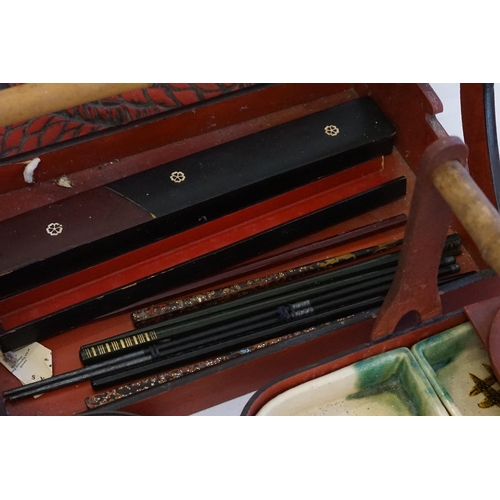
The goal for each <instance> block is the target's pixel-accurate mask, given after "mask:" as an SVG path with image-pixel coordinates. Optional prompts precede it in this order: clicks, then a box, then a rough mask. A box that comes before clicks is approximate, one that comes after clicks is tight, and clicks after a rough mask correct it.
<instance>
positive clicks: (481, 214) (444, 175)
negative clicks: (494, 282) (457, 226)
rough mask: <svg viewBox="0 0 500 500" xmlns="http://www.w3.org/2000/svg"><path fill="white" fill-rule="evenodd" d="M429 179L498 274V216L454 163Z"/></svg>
mask: <svg viewBox="0 0 500 500" xmlns="http://www.w3.org/2000/svg"><path fill="white" fill-rule="evenodd" d="M431 180H432V183H433V184H434V186H435V187H436V189H437V190H438V191H439V192H440V194H441V196H442V197H443V198H444V199H445V200H446V202H447V203H448V205H449V206H450V208H451V209H452V210H453V212H454V213H455V215H456V217H457V218H458V220H459V221H460V222H461V223H462V225H463V226H464V227H465V229H466V230H467V231H468V233H469V234H470V236H471V237H472V239H473V240H474V242H475V243H476V246H477V248H478V249H479V251H480V252H481V256H482V258H483V259H484V261H485V262H487V263H488V264H489V265H490V266H491V267H492V268H493V269H494V271H495V272H496V273H497V274H498V275H500V246H499V245H500V214H499V213H498V211H497V210H496V208H495V207H494V206H493V205H492V204H491V202H490V201H489V200H488V198H487V197H486V196H485V195H484V194H483V192H482V191H481V190H480V189H479V187H478V186H477V184H476V183H475V182H474V180H473V179H472V177H471V176H470V175H469V173H468V172H467V171H466V170H465V168H464V167H463V166H462V165H461V164H460V163H459V162H458V161H449V162H446V163H443V164H442V165H440V166H439V167H437V168H436V169H435V170H434V171H433V172H432V174H431Z"/></svg>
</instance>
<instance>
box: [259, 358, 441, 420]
mask: <svg viewBox="0 0 500 500" xmlns="http://www.w3.org/2000/svg"><path fill="white" fill-rule="evenodd" d="M257 415H262V416H265V415H448V413H447V411H446V409H445V408H444V406H443V405H442V404H441V402H440V400H439V398H438V397H437V396H436V394H435V392H434V390H433V389H432V387H431V385H430V384H429V381H428V380H427V379H426V377H425V375H424V373H423V372H422V369H421V368H420V366H419V365H418V363H417V362H416V360H415V358H414V357H413V355H412V354H411V352H410V350H409V349H406V348H401V349H395V350H394V351H389V352H385V353H383V354H379V355H377V356H373V357H371V358H369V359H366V360H363V361H360V362H358V363H354V364H353V365H351V366H347V367H345V368H342V369H340V370H337V371H335V372H332V373H329V374H328V375H324V376H323V377H319V378H317V379H314V380H311V381H309V382H306V383H304V384H301V385H299V386H297V387H294V388H293V389H289V390H288V391H286V392H284V393H282V394H280V395H279V396H277V397H275V398H274V399H272V400H271V401H269V402H267V403H266V404H265V405H264V406H263V407H262V408H261V410H260V411H259V412H258V413H257Z"/></svg>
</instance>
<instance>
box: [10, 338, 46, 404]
mask: <svg viewBox="0 0 500 500" xmlns="http://www.w3.org/2000/svg"><path fill="white" fill-rule="evenodd" d="M0 364H2V365H3V366H5V368H7V370H9V371H10V372H11V373H12V374H13V375H15V376H16V377H17V378H18V379H19V380H20V381H21V382H22V383H23V385H26V384H31V383H33V382H38V381H39V380H44V379H46V378H49V377H52V351H51V350H50V349H47V348H46V347H44V346H43V345H42V344H39V343H38V342H33V344H29V345H27V346H24V347H21V348H20V349H16V350H15V351H9V352H6V353H3V354H2V353H1V352H0ZM35 397H36V396H35Z"/></svg>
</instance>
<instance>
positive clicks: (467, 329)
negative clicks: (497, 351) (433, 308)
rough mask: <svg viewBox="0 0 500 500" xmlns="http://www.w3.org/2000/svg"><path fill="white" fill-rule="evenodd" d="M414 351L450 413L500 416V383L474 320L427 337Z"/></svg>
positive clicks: (415, 346) (414, 347)
mask: <svg viewBox="0 0 500 500" xmlns="http://www.w3.org/2000/svg"><path fill="white" fill-rule="evenodd" d="M412 352H413V354H414V355H415V358H416V359H417V361H418V363H419V364H420V366H421V367H422V370H423V371H424V373H425V374H426V376H427V378H428V379H429V381H430V382H431V384H432V386H433V387H434V390H435V391H436V393H437V394H438V396H439V398H440V399H441V401H442V402H443V404H444V405H445V407H446V409H447V410H448V412H449V413H450V415H500V386H499V385H498V382H497V381H496V379H495V377H494V376H493V372H492V371H491V368H490V361H489V358H488V353H487V351H486V349H485V348H484V346H483V344H482V342H481V340H480V339H479V337H478V335H477V333H476V331H475V330H474V327H473V326H472V325H471V324H470V323H464V324H462V325H459V326H456V327H455V328H451V329H450V330H446V331H444V332H442V333H440V334H438V335H434V336H433V337H430V338H428V339H425V340H423V341H421V342H419V343H418V344H415V345H414V346H413V347H412Z"/></svg>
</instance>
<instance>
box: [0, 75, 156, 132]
mask: <svg viewBox="0 0 500 500" xmlns="http://www.w3.org/2000/svg"><path fill="white" fill-rule="evenodd" d="M151 85H152V84H151V83H26V84H24V85H18V86H17V87H11V88H9V89H6V90H2V91H1V92H0V127H6V126H7V125H12V124H13V123H18V122H24V121H26V120H30V119H31V118H37V117H39V116H43V115H46V114H49V113H54V112H56V111H61V110H63V109H68V108H72V107H74V106H80V105H81V104H85V103H87V102H92V101H97V100H99V99H104V98H105V97H110V96H113V95H117V94H123V93H124V92H129V91H131V90H137V89H142V88H146V87H149V86H151Z"/></svg>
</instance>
